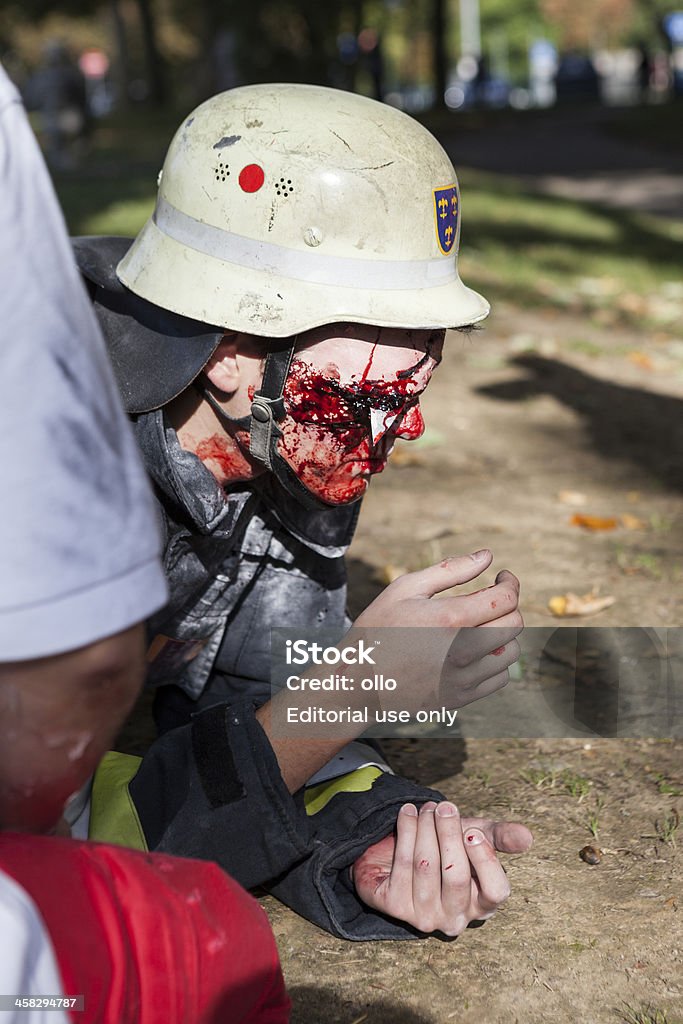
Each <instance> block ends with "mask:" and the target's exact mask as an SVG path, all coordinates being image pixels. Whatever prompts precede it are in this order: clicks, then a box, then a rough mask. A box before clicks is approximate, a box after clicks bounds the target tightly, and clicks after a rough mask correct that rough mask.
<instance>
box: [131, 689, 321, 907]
mask: <svg viewBox="0 0 683 1024" xmlns="http://www.w3.org/2000/svg"><path fill="white" fill-rule="evenodd" d="M128 788H129V792H130V795H131V798H132V800H133V803H134V805H135V810H136V812H137V815H138V819H139V821H140V825H141V827H142V830H143V832H144V835H145V839H146V841H147V846H148V849H150V850H159V851H162V852H164V853H174V854H178V855H180V856H184V857H198V858H200V859H203V860H213V861H215V862H216V863H217V864H220V866H221V867H222V868H224V870H225V871H227V872H229V874H231V875H232V876H233V878H236V879H237V881H238V882H240V883H241V884H242V885H243V886H245V887H246V888H251V887H253V886H257V885H263V884H264V883H265V882H267V881H268V880H270V879H273V878H276V877H278V876H279V875H281V874H283V873H284V872H287V871H288V870H290V869H291V868H292V866H294V865H295V864H297V863H299V862H300V861H301V860H302V859H303V858H306V857H307V856H308V855H309V854H310V852H311V849H312V847H311V843H310V838H309V826H308V818H307V817H306V814H305V811H304V809H303V804H302V802H300V801H297V800H296V799H295V798H293V797H292V796H291V795H290V793H289V791H288V789H287V787H286V786H285V784H284V782H283V780H282V776H281V774H280V769H279V766H278V763H277V759H276V757H275V754H274V753H273V749H272V747H271V746H270V743H269V742H268V739H267V737H266V734H265V733H264V731H263V729H262V728H261V726H260V725H259V723H258V721H257V720H256V718H255V715H254V707H253V705H252V703H251V702H250V701H249V702H244V703H242V704H234V705H230V706H228V705H226V704H217V705H214V706H212V707H210V708H208V709H207V710H206V711H202V712H200V713H199V714H197V715H194V716H193V719H192V722H191V723H190V724H189V725H185V726H182V727H180V728H179V729H172V730H171V731H170V732H167V733H165V734H164V735H163V736H162V737H161V738H160V739H158V740H157V741H156V742H155V743H154V744H153V745H152V747H151V748H150V749H149V751H148V752H147V754H146V756H145V757H144V758H143V761H142V764H141V766H140V768H139V769H138V772H137V774H136V775H135V778H133V779H132V780H131V782H130V783H129V787H128Z"/></svg>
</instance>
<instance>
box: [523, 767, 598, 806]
mask: <svg viewBox="0 0 683 1024" xmlns="http://www.w3.org/2000/svg"><path fill="white" fill-rule="evenodd" d="M520 775H521V776H522V778H523V779H524V781H525V782H528V783H530V784H531V785H532V786H535V787H536V789H556V790H557V791H558V795H559V793H560V792H565V793H568V794H569V795H570V796H573V797H574V798H575V799H576V800H578V801H579V803H581V801H582V800H583V799H584V797H585V796H587V795H588V793H590V791H591V788H592V786H593V783H592V782H591V780H590V779H587V778H586V777H585V776H584V775H577V773H576V772H572V771H570V769H569V768H565V769H563V770H562V771H559V770H558V769H553V768H528V769H526V770H525V771H522V772H520Z"/></svg>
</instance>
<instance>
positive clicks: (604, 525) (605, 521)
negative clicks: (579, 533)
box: [569, 512, 618, 530]
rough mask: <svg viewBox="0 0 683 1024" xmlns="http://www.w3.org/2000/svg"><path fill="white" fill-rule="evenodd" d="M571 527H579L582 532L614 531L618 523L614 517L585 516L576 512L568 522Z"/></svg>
mask: <svg viewBox="0 0 683 1024" xmlns="http://www.w3.org/2000/svg"><path fill="white" fill-rule="evenodd" d="M569 522H570V523H571V525H572V526H581V527H582V528H583V529H584V530H616V528H617V525H618V522H617V519H616V518H615V517H614V516H587V515H584V514H583V513H582V512H576V513H575V514H574V515H573V516H572V517H571V519H570V520H569Z"/></svg>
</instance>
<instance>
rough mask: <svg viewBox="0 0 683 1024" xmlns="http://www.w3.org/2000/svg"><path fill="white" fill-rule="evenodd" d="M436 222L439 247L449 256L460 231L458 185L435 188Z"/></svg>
mask: <svg viewBox="0 0 683 1024" xmlns="http://www.w3.org/2000/svg"><path fill="white" fill-rule="evenodd" d="M434 223H435V225H436V239H437V241H438V243H439V249H441V252H442V253H443V254H444V256H448V254H449V253H450V252H452V250H453V246H454V245H455V238H456V235H457V233H458V186H457V185H446V187H445V188H435V189H434Z"/></svg>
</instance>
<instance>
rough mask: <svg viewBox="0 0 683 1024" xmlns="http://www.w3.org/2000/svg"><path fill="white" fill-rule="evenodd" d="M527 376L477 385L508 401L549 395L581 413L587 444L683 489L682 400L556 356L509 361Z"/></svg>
mask: <svg viewBox="0 0 683 1024" xmlns="http://www.w3.org/2000/svg"><path fill="white" fill-rule="evenodd" d="M510 365H512V366H517V367H519V368H520V369H522V370H526V371H527V372H528V376H527V377H525V378H523V379H520V380H514V381H506V382H504V383H501V384H491V385H486V386H485V387H482V388H479V389H478V391H479V393H480V394H483V395H487V396H489V397H490V398H498V399H501V400H503V401H506V402H523V401H525V400H526V399H528V398H532V397H534V396H536V395H551V396H552V397H553V398H555V399H557V401H558V402H561V403H562V404H563V405H566V406H568V407H569V408H571V409H573V410H574V411H575V412H577V413H578V414H579V415H580V416H582V417H583V419H584V423H585V426H586V430H587V433H588V436H589V438H590V441H591V444H592V446H593V448H594V450H595V451H596V452H599V453H600V454H601V455H603V456H604V457H605V458H608V459H618V460H620V461H623V460H626V459H627V460H630V461H631V462H633V463H635V465H637V466H638V467H639V469H641V470H644V471H645V472H646V473H648V474H650V476H652V477H654V478H655V479H657V480H658V481H659V483H660V484H661V485H662V487H664V488H666V489H668V490H679V491H681V490H683V460H681V456H680V452H681V450H682V448H683V401H681V400H680V399H678V398H673V397H671V396H669V395H664V394H657V393H655V392H649V391H643V390H641V389H640V388H633V387H627V386H625V385H623V384H612V383H609V382H608V381H604V380H599V379H598V378H596V377H591V376H590V375H589V374H587V373H584V372H583V371H582V370H578V369H576V368H575V367H573V366H567V365H566V364H565V363H562V362H560V361H559V360H557V359H546V358H544V357H542V356H536V355H522V356H518V357H516V358H515V359H513V360H512V361H511V364H510Z"/></svg>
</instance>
